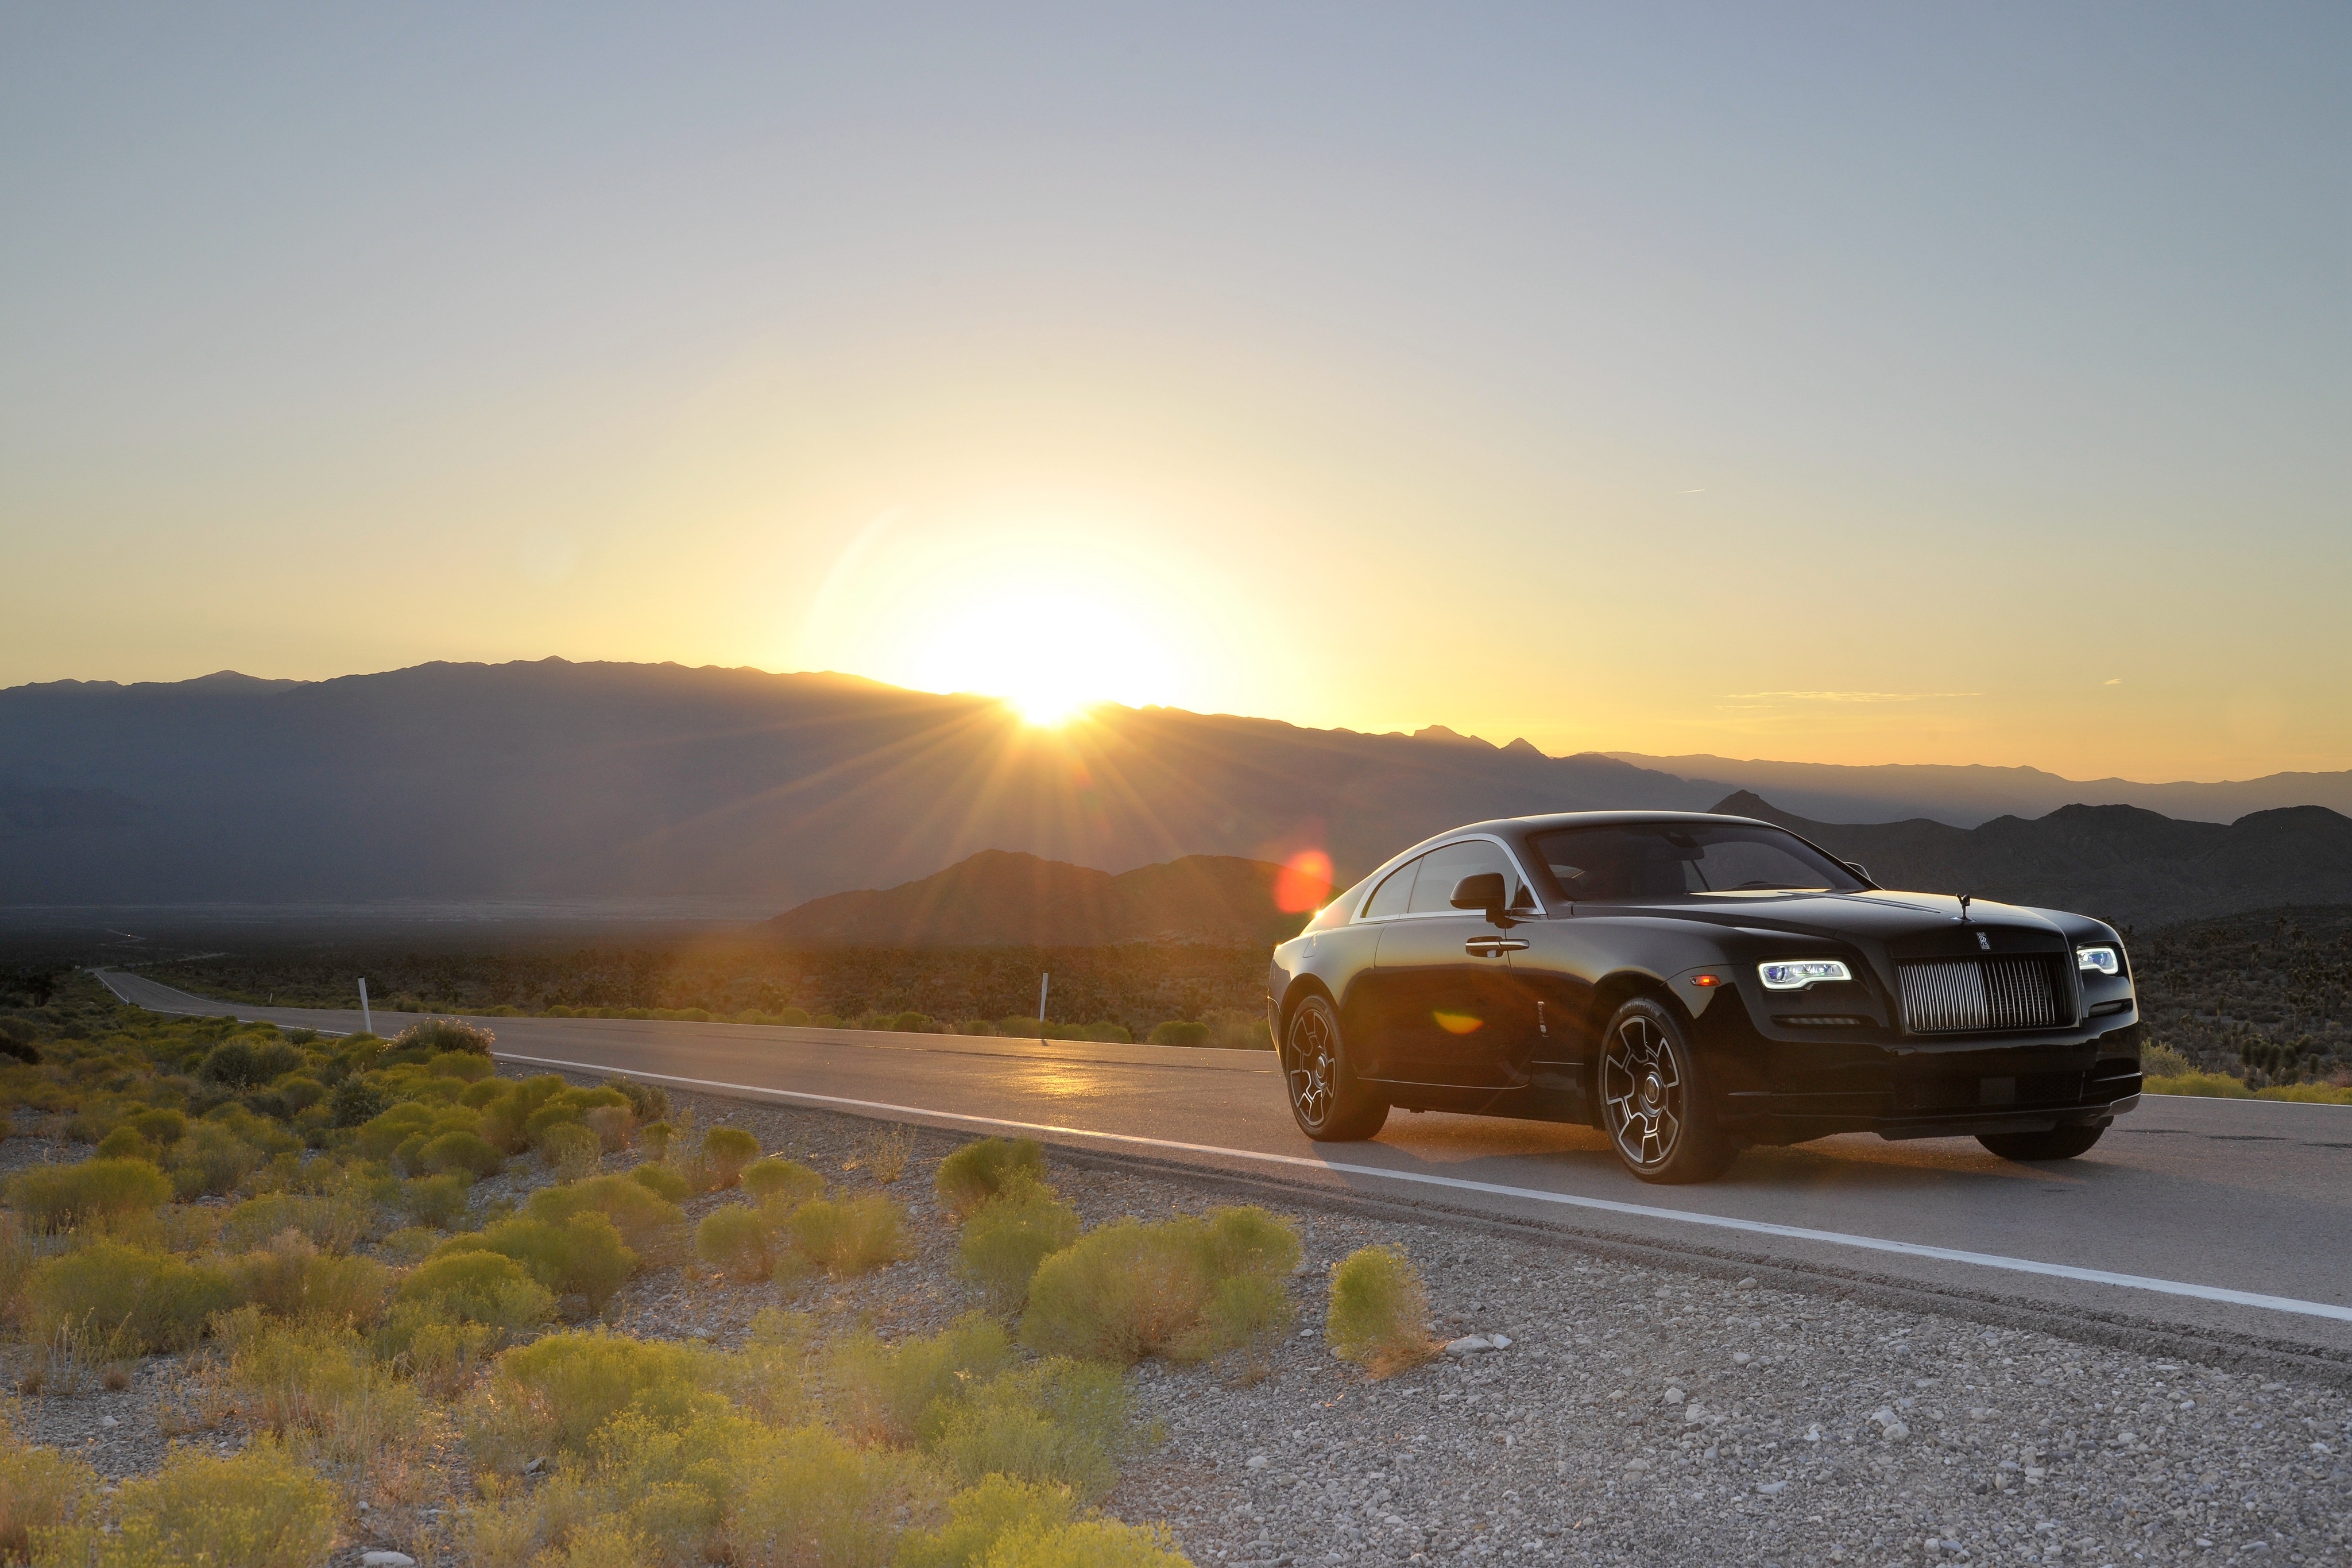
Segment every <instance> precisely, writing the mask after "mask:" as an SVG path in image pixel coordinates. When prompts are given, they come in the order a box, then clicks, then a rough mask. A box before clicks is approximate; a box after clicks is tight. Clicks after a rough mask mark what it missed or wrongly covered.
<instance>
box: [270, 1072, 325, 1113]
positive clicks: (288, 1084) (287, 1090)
mask: <svg viewBox="0 0 2352 1568" xmlns="http://www.w3.org/2000/svg"><path fill="white" fill-rule="evenodd" d="M276 1093H277V1095H278V1098H279V1099H281V1100H283V1101H284V1102H285V1103H286V1104H287V1106H288V1108H289V1109H290V1110H292V1111H294V1112H296V1113H300V1112H304V1111H307V1110H309V1109H310V1107H311V1106H313V1105H317V1104H320V1103H324V1101H325V1100H326V1098H327V1086H326V1085H325V1084H323V1083H321V1082H319V1081H318V1080H317V1079H315V1078H309V1077H303V1076H299V1075H298V1076H296V1077H292V1078H288V1079H286V1080H284V1081H283V1082H280V1083H279V1084H278V1087H277V1090H276Z"/></svg>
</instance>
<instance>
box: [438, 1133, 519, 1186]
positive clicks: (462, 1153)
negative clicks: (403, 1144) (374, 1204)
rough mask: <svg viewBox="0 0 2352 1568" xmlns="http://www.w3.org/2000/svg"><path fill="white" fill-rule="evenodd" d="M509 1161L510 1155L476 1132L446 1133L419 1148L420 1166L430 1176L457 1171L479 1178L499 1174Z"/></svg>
mask: <svg viewBox="0 0 2352 1568" xmlns="http://www.w3.org/2000/svg"><path fill="white" fill-rule="evenodd" d="M506 1163H507V1161H506V1156H505V1155H502V1154H500V1153H499V1151H498V1150H496V1149H494V1148H492V1147H490V1145H488V1143H486V1142H485V1141H484V1140H483V1139H482V1137H481V1135H480V1134H476V1133H467V1132H455V1133H444V1134H441V1135H440V1136H439V1137H437V1138H432V1139H428V1140H427V1141H426V1143H425V1146H424V1147H423V1148H421V1149H419V1150H417V1151H416V1168H417V1169H418V1170H420V1171H423V1172H425V1174H426V1175H428V1176H438V1175H441V1174H442V1173H444V1172H448V1171H457V1172H463V1173H464V1174H465V1175H467V1176H471V1177H473V1178H474V1179H475V1180H477V1181H479V1180H480V1179H481V1178H482V1177H484V1176H495V1175H497V1174H498V1171H499V1167H500V1166H504V1165H505V1164H506Z"/></svg>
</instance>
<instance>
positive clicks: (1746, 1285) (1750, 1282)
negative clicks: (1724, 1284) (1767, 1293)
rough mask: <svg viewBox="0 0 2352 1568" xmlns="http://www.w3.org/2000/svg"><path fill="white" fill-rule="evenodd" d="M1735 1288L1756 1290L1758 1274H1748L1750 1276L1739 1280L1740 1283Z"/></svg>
mask: <svg viewBox="0 0 2352 1568" xmlns="http://www.w3.org/2000/svg"><path fill="white" fill-rule="evenodd" d="M1733 1288H1734V1289H1735V1290H1741V1291H1752V1290H1754V1289H1755V1288H1756V1276H1755V1275H1753V1274H1750V1275H1748V1278H1746V1279H1745V1280H1742V1281H1739V1283H1738V1285H1736V1286H1735V1287H1733Z"/></svg>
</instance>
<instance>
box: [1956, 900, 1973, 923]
mask: <svg viewBox="0 0 2352 1568" xmlns="http://www.w3.org/2000/svg"><path fill="white" fill-rule="evenodd" d="M1975 898H1976V894H1973V893H1964V894H1960V913H1959V914H1958V915H1957V916H1955V918H1956V919H1958V920H1959V921H1960V922H1961V923H1962V924H1963V925H1965V924H1966V923H1967V921H1968V918H1969V904H1970V903H1972V902H1973V901H1974V900H1975Z"/></svg>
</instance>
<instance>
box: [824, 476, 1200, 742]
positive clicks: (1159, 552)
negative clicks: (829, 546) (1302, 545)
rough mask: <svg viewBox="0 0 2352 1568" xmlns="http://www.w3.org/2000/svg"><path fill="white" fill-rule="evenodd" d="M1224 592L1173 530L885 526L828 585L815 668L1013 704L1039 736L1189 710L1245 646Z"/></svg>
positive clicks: (916, 517) (1064, 517)
mask: <svg viewBox="0 0 2352 1568" xmlns="http://www.w3.org/2000/svg"><path fill="white" fill-rule="evenodd" d="M1226 621H1227V618H1226V615H1225V613H1224V610H1223V590H1222V588H1221V587H1220V586H1219V583H1218V581H1217V580H1214V579H1213V578H1211V577H1207V576H1204V574H1203V570H1202V568H1201V566H1200V565H1199V563H1198V562H1197V561H1195V560H1193V559H1192V558H1191V557H1190V556H1189V555H1188V554H1187V553H1186V552H1185V551H1183V550H1182V549H1176V548H1171V545H1170V543H1169V541H1168V539H1167V538H1166V533H1165V530H1164V529H1162V530H1159V531H1153V530H1145V529H1141V528H1135V527H1115V526H1113V524H1112V522H1111V521H1107V520H1106V519H1105V518H1103V517H1097V516H1091V515H1084V514H1082V513H1081V512H1079V511H1066V512H1064V513H1058V514H1057V513H1054V512H1053V511H1052V510H1051V509H1050V508H1045V509H1025V508H1009V509H1007V508H999V509H987V510H981V511H975V512H971V513H966V514H960V515H957V516H952V517H929V516H926V515H923V514H921V513H920V512H916V513H900V512H891V513H885V514H883V515H881V516H879V517H876V518H875V519H874V521H872V522H871V523H869V524H868V525H866V528H863V529H861V530H859V531H858V533H857V535H856V538H854V539H852V540H851V542H850V543H849V544H848V545H846V546H845V548H844V549H843V550H842V554H841V557H840V559H838V560H837V561H836V562H835V566H834V568H833V570H831V571H829V572H828V573H827V574H826V577H825V580H824V584H823V586H822V587H821V589H820V591H819V592H818V595H817V599H816V602H815V604H814V606H813V607H812V609H811V612H810V615H809V621H808V623H807V629H806V630H805V631H804V632H803V654H802V658H801V663H802V664H803V667H806V668H824V669H844V670H853V671H856V673H857V674H864V675H871V676H873V677H874V678H876V679H877V680H884V681H888V682H890V683H891V684H892V685H901V686H908V687H912V688H914V689H916V690H919V691H930V692H962V693H969V694H972V695H985V696H991V697H994V698H997V699H998V700H1000V701H1002V702H1003V704H1004V705H1005V706H1006V708H1007V709H1008V710H1009V711H1011V712H1012V713H1014V714H1017V715H1018V716H1020V717H1021V719H1022V720H1023V721H1024V723H1026V724H1028V725H1031V726H1034V727H1041V728H1051V727H1058V726H1063V725H1067V724H1068V723H1070V722H1071V721H1072V720H1073V719H1075V718H1077V717H1079V716H1082V715H1084V714H1085V713H1086V712H1087V710H1088V709H1089V708H1091V707H1094V706H1097V705H1099V704H1105V703H1118V704H1121V705H1124V706H1130V707H1139V706H1149V705H1152V704H1160V703H1178V704H1185V705H1186V706H1190V705H1191V704H1192V703H1195V702H1198V701H1199V700H1200V698H1201V696H1202V686H1203V683H1204V680H1207V679H1210V678H1213V677H1212V675H1211V672H1212V671H1214V670H1223V669H1224V668H1225V667H1226V665H1227V664H1228V659H1229V655H1228V653H1227V652H1226V650H1227V649H1228V648H1230V647H1231V646H1232V645H1233V643H1234V641H1235V639H1234V637H1233V636H1232V635H1231V628H1230V627H1229V626H1228V625H1227V623H1226Z"/></svg>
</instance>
